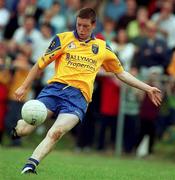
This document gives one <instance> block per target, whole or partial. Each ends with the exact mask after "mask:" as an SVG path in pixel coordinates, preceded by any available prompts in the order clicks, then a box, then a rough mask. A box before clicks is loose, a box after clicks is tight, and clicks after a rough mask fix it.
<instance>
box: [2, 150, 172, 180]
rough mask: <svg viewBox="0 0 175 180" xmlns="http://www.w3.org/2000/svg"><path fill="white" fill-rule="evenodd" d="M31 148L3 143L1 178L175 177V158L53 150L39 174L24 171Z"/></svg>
mask: <svg viewBox="0 0 175 180" xmlns="http://www.w3.org/2000/svg"><path fill="white" fill-rule="evenodd" d="M31 153H32V150H30V149H15V148H11V149H10V148H2V147H0V180H21V179H25V180H27V179H33V180H35V179H37V180H174V179H175V170H174V169H175V165H174V164H173V162H169V161H167V160H166V161H165V160H164V161H161V160H160V159H159V160H155V159H154V158H152V159H149V160H138V159H131V158H130V159H129V158H125V159H123V158H116V157H114V156H104V155H99V154H95V153H90V154H83V153H80V154H77V153H73V152H70V151H69V152H67V151H60V152H58V151H53V152H52V153H51V154H49V156H48V157H47V158H46V159H44V160H43V161H42V163H41V164H40V166H39V167H38V169H37V170H38V175H21V174H20V170H21V167H22V166H23V163H24V162H25V160H26V159H27V158H28V156H29V155H30V154H31Z"/></svg>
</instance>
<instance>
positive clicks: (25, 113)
mask: <svg viewBox="0 0 175 180" xmlns="http://www.w3.org/2000/svg"><path fill="white" fill-rule="evenodd" d="M21 115H22V118H23V119H24V121H26V122H27V123H28V124H31V125H35V126H38V125H40V124H42V123H43V122H44V121H45V120H46V117H47V108H46V106H45V105H44V104H43V103H42V102H40V101H38V100H29V101H27V102H26V103H24V105H23V107H22V109H21Z"/></svg>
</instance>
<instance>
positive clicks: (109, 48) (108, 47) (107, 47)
mask: <svg viewBox="0 0 175 180" xmlns="http://www.w3.org/2000/svg"><path fill="white" fill-rule="evenodd" d="M106 49H108V50H110V51H112V49H111V47H110V46H109V45H108V44H107V43H106ZM112 52H113V51H112Z"/></svg>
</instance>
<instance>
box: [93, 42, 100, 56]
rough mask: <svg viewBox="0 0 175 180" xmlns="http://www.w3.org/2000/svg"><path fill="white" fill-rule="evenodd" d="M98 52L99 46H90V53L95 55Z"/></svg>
mask: <svg viewBox="0 0 175 180" xmlns="http://www.w3.org/2000/svg"><path fill="white" fill-rule="evenodd" d="M98 50H99V46H98V45H96V44H92V52H93V53H94V54H97V53H98Z"/></svg>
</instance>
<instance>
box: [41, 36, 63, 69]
mask: <svg viewBox="0 0 175 180" xmlns="http://www.w3.org/2000/svg"><path fill="white" fill-rule="evenodd" d="M61 54H62V48H61V41H60V37H59V36H58V35H56V36H55V37H54V39H53V40H52V41H51V43H50V45H49V47H48V48H47V50H46V52H45V54H44V55H43V56H41V57H40V58H39V59H38V65H39V68H41V69H43V68H45V67H46V66H47V65H48V64H50V63H51V62H52V61H54V60H56V59H57V58H58V57H59V56H60V55H61Z"/></svg>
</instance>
